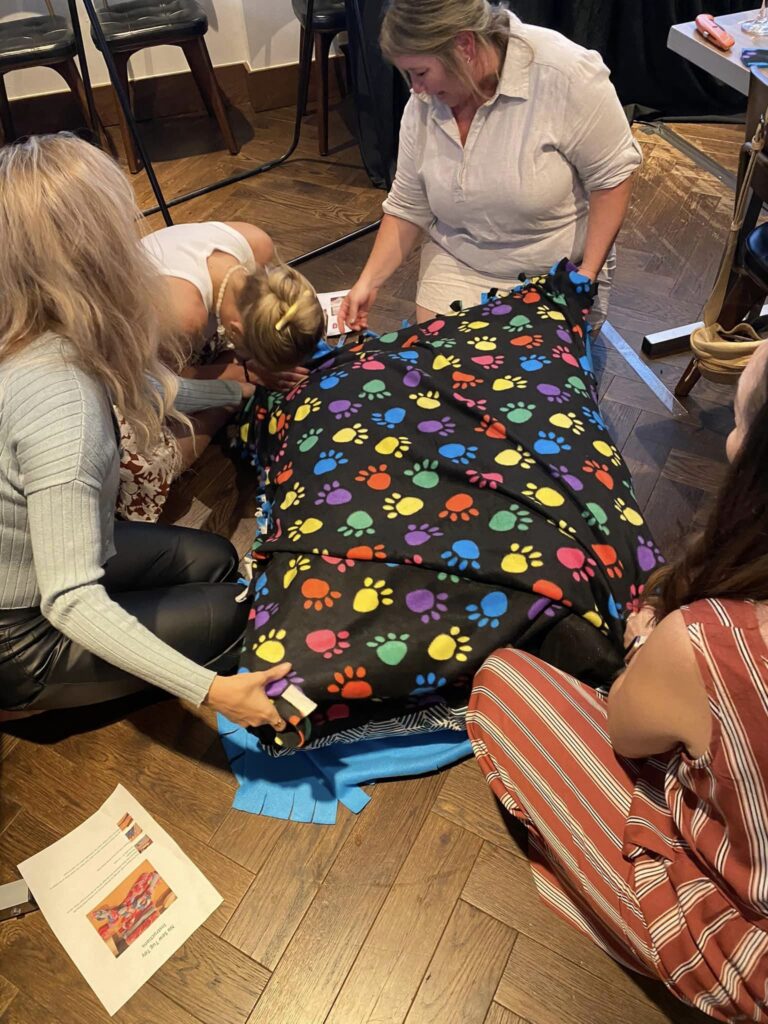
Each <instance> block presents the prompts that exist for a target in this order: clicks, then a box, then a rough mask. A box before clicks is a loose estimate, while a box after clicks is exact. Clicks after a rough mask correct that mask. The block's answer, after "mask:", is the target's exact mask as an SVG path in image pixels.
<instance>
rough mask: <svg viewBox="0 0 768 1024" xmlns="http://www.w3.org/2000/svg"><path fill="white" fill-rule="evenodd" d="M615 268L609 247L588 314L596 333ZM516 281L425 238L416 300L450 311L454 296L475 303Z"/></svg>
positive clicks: (466, 304) (433, 308)
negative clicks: (492, 273)
mask: <svg viewBox="0 0 768 1024" xmlns="http://www.w3.org/2000/svg"><path fill="white" fill-rule="evenodd" d="M615 270H616V251H615V250H614V249H612V250H611V253H610V255H609V256H608V259H607V260H606V261H605V266H604V267H603V269H602V271H601V272H600V276H599V277H598V282H599V284H600V288H599V290H598V293H597V297H596V298H595V302H594V305H593V306H592V312H591V313H590V314H589V323H590V324H591V326H592V330H593V336H595V337H596V336H597V334H598V333H599V331H600V328H601V327H602V326H603V323H604V322H605V318H606V315H607V312H608V297H609V295H610V291H611V282H612V281H613V275H614V273H615ZM516 284H519V281H518V280H517V278H514V279H513V280H511V281H509V280H503V279H500V278H489V277H488V276H487V275H486V274H482V273H480V272H479V271H477V270H473V269H472V267H468V266H467V264H466V263H461V262H459V260H457V259H456V258H455V257H454V256H451V254H450V253H449V252H447V251H446V250H445V249H442V248H441V247H440V246H439V245H437V244H436V243H435V242H433V241H431V240H428V241H426V242H425V243H424V246H423V248H422V250H421V264H420V266H419V281H418V285H417V287H416V303H417V305H419V306H421V307H422V308H424V309H428V310H429V311H430V312H433V313H443V314H445V313H450V312H451V303H452V302H455V301H456V300H457V299H458V300H459V301H460V302H461V304H462V306H464V307H465V308H467V309H468V308H469V307H471V306H476V305H478V303H479V302H480V296H481V294H482V293H483V292H487V291H489V289H491V288H498V289H499V291H508V290H509V289H510V288H514V286H515V285H516Z"/></svg>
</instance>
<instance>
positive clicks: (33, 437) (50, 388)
mask: <svg viewBox="0 0 768 1024" xmlns="http://www.w3.org/2000/svg"><path fill="white" fill-rule="evenodd" d="M66 355H67V345H66V342H64V341H62V340H61V339H59V338H57V337H55V336H54V335H51V334H48V335H44V336H43V337H41V338H40V339H38V340H37V341H36V342H34V343H33V344H32V345H30V346H29V347H28V348H27V349H26V350H25V351H24V352H23V353H21V354H20V355H18V356H16V357H14V358H12V359H9V360H6V361H5V362H2V363H0V608H4V609H10V608H33V607H36V606H38V605H39V606H40V609H41V611H42V614H43V615H44V616H45V617H46V619H48V621H49V622H50V623H51V624H52V625H53V626H55V627H56V629H58V630H60V631H61V632H62V633H64V635H65V636H68V637H69V638H70V639H72V640H74V641H75V642H76V643H78V644H80V645H81V646H83V647H85V648H86V649H87V650H89V651H92V652H93V653H94V654H97V655H98V656H99V657H101V658H103V659H104V660H105V661H108V662H110V663H111V664H112V665H116V666H117V667H118V668H121V669H124V670H126V671H127V672H130V673H132V674H133V675H136V676H138V677H139V678H141V679H146V680H147V681H148V682H150V683H154V684H155V685H157V686H161V687H162V688H163V689H165V690H169V691H170V692H171V693H173V694H176V696H178V697H183V698H185V699H186V700H190V701H192V702H194V703H196V704H199V703H200V702H201V701H202V700H203V698H204V697H205V695H206V694H207V692H208V688H209V687H210V685H211V682H212V681H213V678H214V673H213V672H211V671H210V669H206V668H203V667H202V666H200V665H196V664H195V663H194V662H192V661H190V660H189V659H188V658H185V657H184V656H183V655H181V654H179V653H178V652H177V651H175V650H173V649H172V648H171V647H169V646H168V645H167V644H165V643H163V642H162V641H161V640H160V639H158V637H156V636H155V635H154V634H153V633H151V632H150V631H149V630H148V629H146V628H145V627H144V626H142V625H141V624H140V623H139V622H138V621H137V620H136V619H135V618H134V617H133V616H132V615H129V614H128V613H127V612H125V611H124V610H123V609H122V608H121V607H120V606H119V605H118V604H116V603H115V602H114V601H113V600H112V599H111V598H110V597H109V595H108V594H107V592H106V590H105V589H104V588H103V587H102V586H101V585H100V583H99V580H100V579H101V577H102V576H103V575H104V569H103V566H104V564H105V562H106V561H107V560H108V559H109V558H110V557H111V556H112V555H113V554H114V553H115V548H114V542H113V533H114V514H115V500H116V496H117V488H118V482H119V457H118V449H117V444H116V441H115V432H114V426H113V420H112V413H111V404H110V400H109V396H108V395H107V393H106V391H105V389H104V388H103V387H102V385H101V384H99V383H98V382H97V381H95V380H94V379H93V378H92V377H90V376H88V374H86V373H83V372H82V371H81V370H79V369H77V367H75V366H74V365H72V363H70V362H68V361H67V358H66ZM240 397H241V390H240V387H239V386H238V384H237V383H235V382H233V381H199V380H186V379H182V380H181V381H180V388H179V397H178V399H177V403H176V404H177V407H178V408H179V410H181V411H184V412H187V413H192V412H197V411H198V410H200V409H205V408H210V407H211V406H217V405H229V404H237V403H238V402H239V401H240Z"/></svg>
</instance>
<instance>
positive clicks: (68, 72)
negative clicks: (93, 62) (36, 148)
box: [0, 0, 103, 142]
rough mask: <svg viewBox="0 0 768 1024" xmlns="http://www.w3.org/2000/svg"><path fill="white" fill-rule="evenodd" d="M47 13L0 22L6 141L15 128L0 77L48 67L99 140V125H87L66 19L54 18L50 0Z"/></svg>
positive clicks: (0, 120)
mask: <svg viewBox="0 0 768 1024" xmlns="http://www.w3.org/2000/svg"><path fill="white" fill-rule="evenodd" d="M46 7H47V10H48V13H47V14H41V15H37V16H34V17H28V18H16V19H14V20H12V21H4V22H0V124H2V127H3V136H4V138H5V141H6V142H13V140H14V139H15V138H16V137H17V136H16V128H15V125H14V123H13V115H12V113H11V105H10V103H9V102H8V94H7V93H6V91H5V83H4V81H3V79H4V76H5V75H7V74H8V72H9V71H20V70H21V69H22V68H35V67H49V68H52V69H53V70H54V71H56V72H58V74H60V75H61V77H62V78H63V79H64V81H65V82H66V83H67V85H68V86H69V89H70V92H71V93H72V95H73V96H74V98H75V99H76V100H77V103H78V105H79V107H80V110H81V113H82V115H83V119H84V121H85V124H86V125H87V126H88V127H89V128H90V129H91V131H92V132H94V133H99V134H101V135H102V137H103V129H102V127H101V125H94V124H91V119H90V116H89V113H88V102H87V98H86V95H85V87H84V85H83V80H82V78H81V77H80V73H79V71H78V70H77V64H76V63H75V54H76V52H77V51H76V48H75V35H74V32H73V31H72V25H71V24H70V22H69V19H68V18H65V17H61V16H59V15H57V14H56V13H55V11H54V9H53V7H52V5H51V2H50V0H46Z"/></svg>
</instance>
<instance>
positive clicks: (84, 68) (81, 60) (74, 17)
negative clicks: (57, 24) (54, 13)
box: [67, 0, 99, 139]
mask: <svg viewBox="0 0 768 1024" xmlns="http://www.w3.org/2000/svg"><path fill="white" fill-rule="evenodd" d="M67 3H68V4H69V20H70V21H71V22H72V31H73V33H74V35H75V50H76V51H77V63H78V64H79V65H80V77H81V78H82V80H83V88H84V89H85V99H86V103H87V104H88V117H89V118H90V119H91V130H92V131H93V134H94V136H95V137H96V138H97V139H98V137H99V118H98V114H97V113H96V104H95V102H94V99H93V89H92V88H91V74H90V72H89V70H88V61H87V60H86V59H85V47H84V46H83V33H82V31H81V30H80V18H79V17H78V14H77V6H76V0H67Z"/></svg>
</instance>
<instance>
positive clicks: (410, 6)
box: [379, 0, 511, 98]
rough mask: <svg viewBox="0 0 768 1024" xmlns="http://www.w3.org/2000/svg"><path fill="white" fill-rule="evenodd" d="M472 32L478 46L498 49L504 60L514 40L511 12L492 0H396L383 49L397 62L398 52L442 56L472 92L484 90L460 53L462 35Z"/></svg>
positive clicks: (385, 24) (382, 32) (389, 13)
mask: <svg viewBox="0 0 768 1024" xmlns="http://www.w3.org/2000/svg"><path fill="white" fill-rule="evenodd" d="M460 32H471V33H472V34H473V35H474V36H475V38H476V40H477V43H478V45H479V46H480V47H481V48H483V49H486V50H489V49H494V50H495V51H496V52H497V53H498V55H499V56H500V57H501V58H502V59H503V56H504V52H505V50H506V48H507V43H508V42H509V37H510V34H511V33H510V30H509V16H508V14H507V11H506V10H505V9H504V8H502V7H495V6H492V5H491V4H489V3H488V0H391V2H390V4H389V7H388V8H387V10H386V13H385V14H384V19H383V21H382V23H381V30H380V32H379V43H380V45H381V52H382V53H383V54H384V56H385V58H386V59H387V60H388V61H389V62H390V63H394V61H395V59H396V58H397V57H404V56H412V57H415V56H428V57H437V58H438V60H439V61H440V62H441V64H442V65H443V67H444V68H445V70H446V71H447V72H448V73H449V74H451V75H454V76H455V77H456V78H458V79H459V81H460V82H461V83H462V85H464V86H465V87H466V88H467V89H468V90H469V92H470V93H471V94H472V95H474V96H476V97H478V98H479V97H482V96H483V93H482V90H481V89H480V87H479V86H478V84H477V82H476V81H475V80H474V78H473V77H472V75H471V74H470V72H469V69H468V67H467V63H466V61H465V60H463V59H462V57H461V56H460V55H459V54H458V53H457V50H456V36H457V35H459V33H460Z"/></svg>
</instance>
